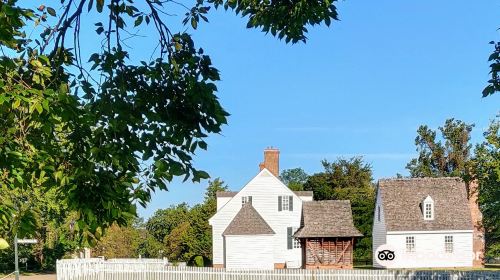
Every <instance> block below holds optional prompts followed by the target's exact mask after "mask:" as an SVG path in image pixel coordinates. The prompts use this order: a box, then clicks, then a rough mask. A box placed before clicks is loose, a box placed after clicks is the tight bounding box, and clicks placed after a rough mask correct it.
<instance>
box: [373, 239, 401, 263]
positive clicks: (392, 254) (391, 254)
mask: <svg viewBox="0 0 500 280" xmlns="http://www.w3.org/2000/svg"><path fill="white" fill-rule="evenodd" d="M395 259H396V250H395V249H394V248H392V246H389V245H387V244H384V245H381V246H379V247H378V248H377V250H376V251H375V261H376V262H377V263H378V264H380V265H382V266H387V265H389V264H391V263H392V262H393V261H394V260H395Z"/></svg>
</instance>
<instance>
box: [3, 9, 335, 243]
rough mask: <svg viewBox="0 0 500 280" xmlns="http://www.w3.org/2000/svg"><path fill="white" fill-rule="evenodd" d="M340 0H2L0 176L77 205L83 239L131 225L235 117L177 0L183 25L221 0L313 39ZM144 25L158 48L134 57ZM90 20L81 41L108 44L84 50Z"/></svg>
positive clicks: (290, 37) (254, 24)
mask: <svg viewBox="0 0 500 280" xmlns="http://www.w3.org/2000/svg"><path fill="white" fill-rule="evenodd" d="M136 2H137V3H136ZM333 2H334V1H332V0H322V1H302V0H291V1H271V2H269V1H250V0H242V1H233V0H227V1H224V0H206V1H204V0H197V1H196V2H195V3H193V7H191V8H190V7H187V6H185V5H184V4H182V3H179V2H176V1H160V0H143V1H132V0H108V1H104V0H96V1H94V0H61V1H60V2H58V3H60V4H58V6H57V7H48V6H45V5H40V6H38V7H36V6H33V7H31V5H34V4H36V3H33V2H31V1H28V2H22V4H23V5H25V6H19V5H18V3H17V0H5V1H0V26H1V28H0V48H1V50H2V54H1V55H0V185H1V186H2V187H5V188H9V189H12V190H13V189H20V190H27V189H40V190H41V191H42V192H43V191H47V190H50V189H56V190H57V195H58V196H57V198H58V199H60V200H61V201H64V204H65V205H67V206H68V209H69V210H70V211H75V213H76V214H77V217H76V225H75V229H76V232H77V233H78V238H79V240H80V241H82V242H85V241H91V242H94V241H95V240H96V239H99V238H100V237H101V236H102V234H103V230H104V229H105V228H107V227H109V226H111V225H112V224H114V223H118V225H125V224H126V223H127V221H130V220H132V218H133V217H134V216H135V215H136V209H135V205H136V204H137V203H138V204H140V205H145V204H146V203H147V202H148V201H149V200H150V198H151V193H152V192H153V191H155V190H157V189H160V190H165V189H167V183H168V182H170V181H171V180H172V179H173V178H174V177H176V176H181V177H183V178H184V180H187V179H189V178H191V179H192V180H194V181H199V180H201V179H206V178H208V174H207V173H206V172H204V171H202V170H198V169H196V168H195V167H194V166H193V164H192V158H193V155H194V154H195V153H196V151H198V150H199V149H206V148H207V143H206V141H205V140H206V137H208V136H209V135H210V134H211V133H219V132H220V131H221V127H222V126H223V125H224V124H226V123H227V116H228V113H227V112H226V111H225V110H224V109H223V107H222V106H221V104H220V103H219V101H218V99H217V96H216V92H217V87H216V85H215V82H217V81H218V80H220V75H219V71H218V70H217V69H216V68H215V67H214V66H213V65H212V62H211V59H210V57H209V56H208V55H207V54H205V53H204V51H203V49H201V48H198V47H196V46H195V43H194V42H193V40H192V38H191V35H190V34H188V33H187V32H180V33H175V32H173V31H172V29H171V26H168V25H167V24H166V21H165V17H166V16H168V14H169V13H168V12H169V9H170V8H171V6H169V5H179V6H180V7H181V8H182V9H185V12H186V13H185V19H184V20H183V23H184V24H190V26H191V27H192V28H193V29H196V28H197V26H198V24H199V22H200V21H208V12H209V10H210V8H211V7H215V8H219V7H224V8H225V9H229V10H233V11H234V12H236V14H239V13H241V14H242V15H243V16H246V17H247V18H248V25H247V26H248V27H249V28H250V27H251V28H260V29H261V30H262V31H264V32H270V33H271V34H272V35H274V36H276V37H278V38H280V39H284V40H285V41H286V42H293V43H295V42H299V41H305V40H306V35H305V34H306V33H307V26H308V25H315V24H319V23H322V22H324V23H326V24H327V25H329V24H330V23H331V21H332V20H336V19H337V12H336V7H335V5H334V4H333ZM89 14H97V17H96V20H95V22H91V23H88V21H86V20H85V19H86V17H88V15H89ZM101 19H102V20H101ZM141 26H142V27H144V26H150V28H152V29H153V30H154V31H155V32H153V33H154V34H155V35H153V38H154V39H153V40H156V42H157V46H156V48H155V49H154V50H152V55H151V57H150V59H146V60H143V61H140V62H139V63H137V62H136V61H139V60H140V59H141V57H132V56H131V52H130V47H129V46H128V45H127V43H126V39H127V37H128V36H136V35H137V34H138V32H139V30H140V27H141ZM83 28H95V37H93V38H87V37H86V38H84V39H85V40H89V41H91V40H93V41H95V42H101V44H100V47H99V49H98V51H97V52H95V53H92V54H90V55H89V56H88V57H87V56H86V55H85V53H87V52H88V51H89V50H85V49H83V48H82V47H81V43H80V39H81V38H80V32H81V30H82V29H83ZM153 45H154V44H153ZM90 51H91V50H90ZM87 61H88V62H89V63H90V65H89V64H87ZM16 210H17V209H16V208H15V207H14V206H12V205H4V204H2V205H1V206H0V220H1V221H2V222H1V223H0V227H2V228H3V230H6V229H9V228H13V227H15V222H14V220H13V218H12V217H13V216H14V219H16V218H15V215H14V214H15V213H16ZM20 225H21V226H22V227H24V229H25V231H26V232H29V231H33V230H34V229H35V226H34V223H25V222H23V223H21V224H20ZM15 233H17V232H15Z"/></svg>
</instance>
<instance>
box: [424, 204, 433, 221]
mask: <svg viewBox="0 0 500 280" xmlns="http://www.w3.org/2000/svg"><path fill="white" fill-rule="evenodd" d="M425 219H426V220H430V219H432V204H430V203H426V204H425Z"/></svg>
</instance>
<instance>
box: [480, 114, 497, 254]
mask: <svg viewBox="0 0 500 280" xmlns="http://www.w3.org/2000/svg"><path fill="white" fill-rule="evenodd" d="M484 137H485V141H484V142H483V143H481V144H479V145H477V146H476V149H475V157H474V167H475V170H474V171H475V172H474V173H475V176H476V178H477V180H478V183H479V194H478V196H479V205H480V207H481V212H482V213H483V226H484V229H485V233H486V238H485V239H486V255H487V256H489V257H498V256H500V216H499V215H498V213H500V203H499V201H500V188H499V186H500V118H497V119H496V120H494V121H492V122H491V124H490V126H489V128H488V130H487V131H486V132H485V133H484Z"/></svg>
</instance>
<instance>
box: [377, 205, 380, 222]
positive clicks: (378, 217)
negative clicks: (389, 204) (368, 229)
mask: <svg viewBox="0 0 500 280" xmlns="http://www.w3.org/2000/svg"><path fill="white" fill-rule="evenodd" d="M377 220H378V221H379V222H380V206H378V207H377Z"/></svg>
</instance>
